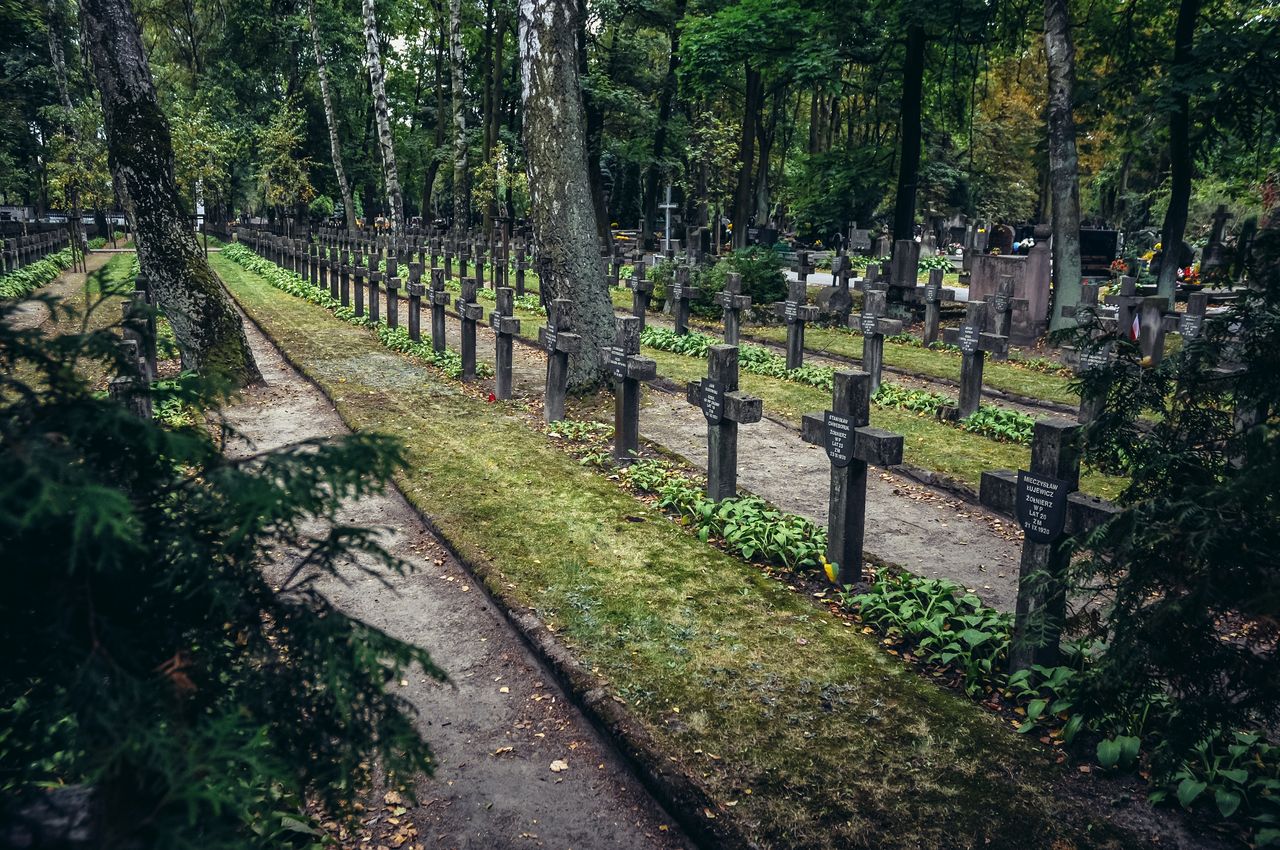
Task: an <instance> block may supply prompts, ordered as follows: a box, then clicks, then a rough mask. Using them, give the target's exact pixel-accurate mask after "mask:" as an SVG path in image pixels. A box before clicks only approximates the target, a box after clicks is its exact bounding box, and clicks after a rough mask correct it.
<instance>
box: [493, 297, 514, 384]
mask: <svg viewBox="0 0 1280 850" xmlns="http://www.w3.org/2000/svg"><path fill="white" fill-rule="evenodd" d="M515 295H516V293H515V290H513V289H510V288H509V287H506V286H500V287H498V290H497V306H495V307H494V309H493V311H492V312H490V313H489V327H491V328H493V334H494V346H495V361H494V362H495V363H496V365H495V367H494V373H495V376H496V379H495V384H496V386H497V388H496V389H495V390H494V395H495V396H496V397H497V398H499V399H503V400H506V399H509V398H511V352H512V342H513V338H514V337H515V335H516V334H518V333H520V320H519V319H517V318H515V316H514V313H515Z"/></svg>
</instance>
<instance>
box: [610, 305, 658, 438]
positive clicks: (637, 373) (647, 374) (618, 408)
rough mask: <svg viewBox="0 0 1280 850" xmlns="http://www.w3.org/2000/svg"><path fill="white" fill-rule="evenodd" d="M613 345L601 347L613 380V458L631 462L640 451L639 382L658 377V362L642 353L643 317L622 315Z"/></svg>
mask: <svg viewBox="0 0 1280 850" xmlns="http://www.w3.org/2000/svg"><path fill="white" fill-rule="evenodd" d="M616 322H617V331H616V332H615V334H614V337H613V345H611V346H605V347H604V348H601V349H600V358H601V359H602V360H603V361H604V370H605V374H606V375H608V376H609V377H610V378H611V379H612V380H613V459H614V460H615V461H617V462H618V463H630V462H631V461H632V460H633V459H634V457H635V454H636V453H637V452H638V451H639V450H640V382H641V381H652V380H653V379H654V378H656V377H657V376H658V364H657V363H655V362H654V361H653V360H652V359H651V358H648V357H641V356H640V320H639V319H637V318H636V317H635V316H619V317H618V318H617V319H616Z"/></svg>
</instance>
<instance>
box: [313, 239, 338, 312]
mask: <svg viewBox="0 0 1280 850" xmlns="http://www.w3.org/2000/svg"><path fill="white" fill-rule="evenodd" d="M337 256H338V251H337V249H336V248H328V247H326V246H324V245H321V246H320V257H319V262H318V263H317V265H318V266H319V270H320V288H321V289H327V290H329V297H330V298H332V299H333V300H334V301H337V300H338V276H337V275H336V274H334V273H333V272H332V271H331V270H332V269H333V267H334V265H335V260H336V259H337Z"/></svg>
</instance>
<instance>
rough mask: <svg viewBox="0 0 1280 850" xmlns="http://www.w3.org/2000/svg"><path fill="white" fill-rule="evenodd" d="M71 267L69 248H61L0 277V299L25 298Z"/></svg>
mask: <svg viewBox="0 0 1280 850" xmlns="http://www.w3.org/2000/svg"><path fill="white" fill-rule="evenodd" d="M69 268H71V249H70V248H63V249H62V250H61V251H55V252H54V253H52V254H50V255H49V256H47V257H44V258H43V259H39V260H36V261H35V262H34V263H28V264H27V265H25V266H23V267H22V268H20V269H14V270H13V271H11V272H9V273H8V274H6V275H4V276H3V277H0V300H6V299H11V298H25V297H26V296H28V295H30V294H31V293H32V292H34V291H36V290H37V289H39V288H40V287H42V286H44V285H46V284H49V283H52V282H53V281H55V280H57V279H58V275H60V274H62V272H63V271H65V270H66V269H69Z"/></svg>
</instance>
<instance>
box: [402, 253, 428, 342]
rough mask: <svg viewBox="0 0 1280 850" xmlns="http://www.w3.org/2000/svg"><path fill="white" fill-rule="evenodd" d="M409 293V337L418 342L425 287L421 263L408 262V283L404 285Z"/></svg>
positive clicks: (420, 337)
mask: <svg viewBox="0 0 1280 850" xmlns="http://www.w3.org/2000/svg"><path fill="white" fill-rule="evenodd" d="M405 290H406V291H407V292H408V293H409V339H411V340H413V341H414V342H419V341H420V340H421V339H422V296H423V295H426V294H427V288H426V287H425V286H423V285H422V263H410V264H409V285H408V286H407V287H405Z"/></svg>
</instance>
